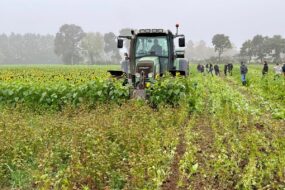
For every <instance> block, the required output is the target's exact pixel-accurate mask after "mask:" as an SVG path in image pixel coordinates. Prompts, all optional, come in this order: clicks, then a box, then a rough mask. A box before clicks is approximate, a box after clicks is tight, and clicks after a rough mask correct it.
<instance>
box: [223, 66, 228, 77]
mask: <svg viewBox="0 0 285 190" xmlns="http://www.w3.org/2000/svg"><path fill="white" fill-rule="evenodd" d="M227 73H228V65H227V64H225V67H224V74H225V76H227Z"/></svg>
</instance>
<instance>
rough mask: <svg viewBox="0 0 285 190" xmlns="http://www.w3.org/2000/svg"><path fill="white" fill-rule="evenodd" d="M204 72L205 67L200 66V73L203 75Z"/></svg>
mask: <svg viewBox="0 0 285 190" xmlns="http://www.w3.org/2000/svg"><path fill="white" fill-rule="evenodd" d="M204 71H205V66H204V65H201V73H202V74H204Z"/></svg>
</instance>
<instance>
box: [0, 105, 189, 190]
mask: <svg viewBox="0 0 285 190" xmlns="http://www.w3.org/2000/svg"><path fill="white" fill-rule="evenodd" d="M186 116H187V112H186V110H185V109H182V108H179V109H177V108H175V109H174V108H169V107H163V109H160V110H153V109H152V108H150V107H149V106H148V105H147V104H143V103H141V102H136V101H132V102H129V103H127V104H123V105H122V106H117V105H101V106H97V108H96V109H95V110H88V109H86V108H84V107H82V109H81V108H77V109H70V108H66V109H65V110H63V111H62V112H61V113H53V114H49V113H47V112H44V114H43V113H40V114H35V113H33V112H29V110H15V109H11V110H5V111H4V112H2V113H1V115H0V144H1V146H0V188H1V189H2V188H5V187H13V188H18V189H24V188H26V189H31V188H35V189H51V188H52V189H73V188H77V189H81V188H83V187H84V188H85V189H88V188H89V189H157V188H158V187H159V186H160V185H161V184H162V181H163V179H165V177H166V176H167V174H168V170H169V165H170V163H171V159H172V158H173V154H174V151H175V147H176V145H177V143H178V131H179V128H180V126H181V125H182V123H183V122H184V121H185V118H186ZM19 123H20V125H19ZM142 134H143V135H142Z"/></svg>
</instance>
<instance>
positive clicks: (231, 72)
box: [228, 63, 234, 76]
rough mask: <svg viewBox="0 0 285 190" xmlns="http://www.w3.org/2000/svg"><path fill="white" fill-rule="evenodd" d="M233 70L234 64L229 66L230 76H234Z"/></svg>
mask: <svg viewBox="0 0 285 190" xmlns="http://www.w3.org/2000/svg"><path fill="white" fill-rule="evenodd" d="M233 68H234V65H233V64H232V63H229V64H228V71H229V74H230V75H231V76H233Z"/></svg>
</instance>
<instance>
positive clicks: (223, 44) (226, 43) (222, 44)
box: [212, 34, 232, 62]
mask: <svg viewBox="0 0 285 190" xmlns="http://www.w3.org/2000/svg"><path fill="white" fill-rule="evenodd" d="M212 43H213V45H214V47H215V52H218V57H219V62H220V61H221V56H222V54H223V53H224V51H225V50H226V49H231V48H232V44H231V41H230V39H229V37H228V36H225V35H224V34H216V35H215V36H214V37H213V39H212Z"/></svg>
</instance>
